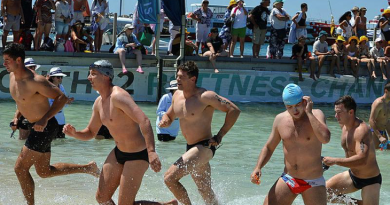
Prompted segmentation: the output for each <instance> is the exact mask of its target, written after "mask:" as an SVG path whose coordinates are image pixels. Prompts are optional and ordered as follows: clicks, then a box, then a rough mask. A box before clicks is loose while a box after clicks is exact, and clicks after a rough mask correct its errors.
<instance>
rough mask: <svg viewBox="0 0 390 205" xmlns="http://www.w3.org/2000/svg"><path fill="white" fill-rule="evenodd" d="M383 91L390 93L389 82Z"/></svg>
mask: <svg viewBox="0 0 390 205" xmlns="http://www.w3.org/2000/svg"><path fill="white" fill-rule="evenodd" d="M385 90H387V91H390V82H388V83H386V85H385Z"/></svg>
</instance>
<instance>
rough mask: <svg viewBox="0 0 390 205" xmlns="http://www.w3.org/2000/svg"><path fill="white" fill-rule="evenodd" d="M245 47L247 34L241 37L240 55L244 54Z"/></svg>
mask: <svg viewBox="0 0 390 205" xmlns="http://www.w3.org/2000/svg"><path fill="white" fill-rule="evenodd" d="M244 47H245V35H244V36H243V37H240V56H241V57H243V56H244Z"/></svg>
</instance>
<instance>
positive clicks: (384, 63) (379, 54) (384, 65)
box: [370, 10, 390, 80]
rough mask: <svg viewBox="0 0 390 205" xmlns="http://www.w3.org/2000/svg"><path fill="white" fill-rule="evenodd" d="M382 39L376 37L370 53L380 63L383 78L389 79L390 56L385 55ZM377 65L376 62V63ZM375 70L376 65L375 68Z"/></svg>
mask: <svg viewBox="0 0 390 205" xmlns="http://www.w3.org/2000/svg"><path fill="white" fill-rule="evenodd" d="M389 11H390V10H389ZM382 43H383V41H382V39H381V38H377V39H375V46H374V47H372V48H371V49H370V55H371V56H372V57H373V58H374V59H375V61H376V62H378V63H379V68H380V69H381V72H382V78H383V80H387V77H386V75H387V72H388V71H389V66H390V65H389V58H388V57H386V56H385V51H384V49H383V47H382ZM374 65H375V64H374ZM373 70H375V67H374V68H373Z"/></svg>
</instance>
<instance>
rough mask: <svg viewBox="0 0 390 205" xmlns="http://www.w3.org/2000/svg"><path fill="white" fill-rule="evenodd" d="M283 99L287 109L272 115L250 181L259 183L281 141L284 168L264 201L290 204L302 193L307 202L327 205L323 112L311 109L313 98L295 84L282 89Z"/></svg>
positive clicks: (328, 132)
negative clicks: (264, 169) (265, 167)
mask: <svg viewBox="0 0 390 205" xmlns="http://www.w3.org/2000/svg"><path fill="white" fill-rule="evenodd" d="M283 102H284V105H285V106H286V109H287V110H286V111H284V112H282V113H280V114H278V115H277V116H276V117H275V120H274V124H273V126H272V131H271V134H270V136H269V138H268V141H267V143H266V144H265V145H264V147H263V149H262V151H261V153H260V156H259V159H258V162H257V165H256V167H255V169H254V171H253V173H252V174H251V181H252V183H255V184H259V180H260V178H261V176H262V173H261V169H262V168H263V167H264V166H265V165H266V164H267V162H268V161H269V160H270V158H271V156H272V154H273V152H274V151H275V149H276V147H277V146H278V144H279V143H280V141H282V142H283V152H284V163H285V167H284V171H283V173H282V175H281V176H280V178H279V179H278V180H277V181H276V182H275V184H274V185H273V186H272V188H271V189H270V191H269V192H268V195H267V196H266V198H265V200H264V204H266V205H268V204H273V205H281V204H283V205H289V204H292V203H293V201H294V200H295V198H296V197H297V196H298V194H301V195H302V198H303V201H304V203H305V204H306V205H308V204H313V205H314V204H315V205H326V189H325V179H324V177H323V176H322V175H323V167H322V163H321V150H322V144H326V143H328V142H329V140H330V131H329V129H328V127H327V125H326V121H325V119H326V118H325V115H324V113H323V112H322V111H321V110H319V109H314V110H313V101H312V100H311V99H310V97H309V96H303V92H302V90H301V88H300V87H299V86H298V85H295V84H288V85H287V86H286V87H285V88H284V90H283Z"/></svg>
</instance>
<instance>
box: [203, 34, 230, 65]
mask: <svg viewBox="0 0 390 205" xmlns="http://www.w3.org/2000/svg"><path fill="white" fill-rule="evenodd" d="M210 32H211V33H210V37H208V38H207V40H206V47H205V49H204V50H205V52H204V54H203V56H206V57H209V60H210V62H211V65H212V66H213V68H214V72H215V73H219V70H218V69H217V67H216V65H215V61H216V60H217V57H218V56H222V57H224V56H228V53H227V52H226V51H225V50H224V49H223V47H222V45H223V41H222V39H221V38H220V37H219V36H218V28H215V27H214V28H212V29H211V30H210Z"/></svg>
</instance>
